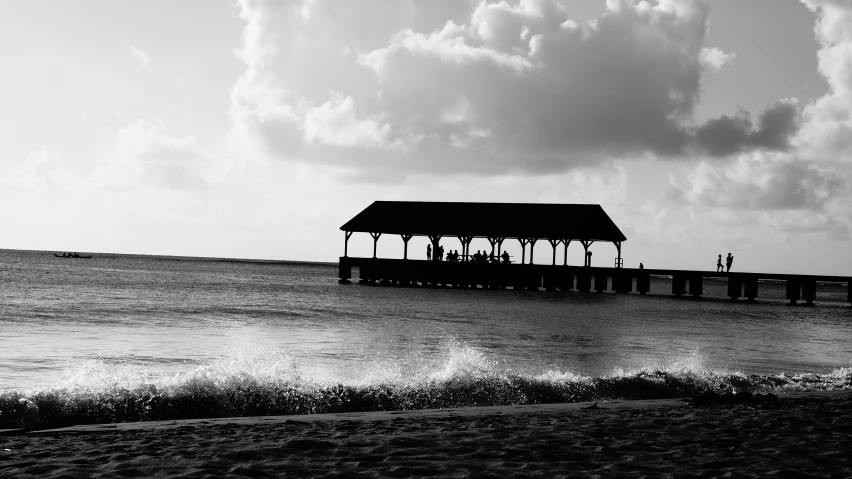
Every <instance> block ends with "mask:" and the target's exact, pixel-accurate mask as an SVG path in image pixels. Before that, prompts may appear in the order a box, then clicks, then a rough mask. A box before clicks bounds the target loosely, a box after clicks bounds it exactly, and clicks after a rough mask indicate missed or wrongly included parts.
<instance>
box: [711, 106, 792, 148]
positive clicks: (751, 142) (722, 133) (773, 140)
mask: <svg viewBox="0 0 852 479" xmlns="http://www.w3.org/2000/svg"><path fill="white" fill-rule="evenodd" d="M797 105H798V101H797V100H795V99H789V100H782V101H779V102H778V103H776V104H775V105H773V106H771V107H770V108H767V109H766V110H764V111H763V112H762V113H761V114H760V117H759V118H758V122H757V125H756V126H755V125H753V124H752V121H751V115H749V113H748V112H745V111H742V112H740V113H739V114H738V115H735V116H727V115H723V116H721V117H719V118H715V119H712V120H709V121H707V122H706V123H705V124H703V125H701V126H700V127H699V128H697V129H696V131H695V142H696V146H697V148H698V149H699V150H700V151H703V152H705V153H707V154H709V155H711V156H729V155H733V154H736V153H740V152H742V151H744V150H750V149H766V150H778V151H786V150H789V149H790V141H791V139H792V138H793V136H794V135H795V133H796V132H797V131H798V129H799V124H798V115H799V112H798V106H797Z"/></svg>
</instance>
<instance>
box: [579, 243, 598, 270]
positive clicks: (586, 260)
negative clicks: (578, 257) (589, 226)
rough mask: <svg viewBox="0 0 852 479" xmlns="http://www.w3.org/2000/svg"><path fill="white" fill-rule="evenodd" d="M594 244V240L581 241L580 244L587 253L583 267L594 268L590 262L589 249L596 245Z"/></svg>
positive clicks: (584, 256)
mask: <svg viewBox="0 0 852 479" xmlns="http://www.w3.org/2000/svg"><path fill="white" fill-rule="evenodd" d="M594 242H595V241H594V240H591V241H586V240H580V243H582V244H583V249H584V250H585V251H586V252H585V253H584V254H583V258H584V259H583V266H592V262H591V261H589V247H590V246H592V243H594Z"/></svg>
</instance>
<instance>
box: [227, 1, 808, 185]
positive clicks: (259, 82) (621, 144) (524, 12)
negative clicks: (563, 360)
mask: <svg viewBox="0 0 852 479" xmlns="http://www.w3.org/2000/svg"><path fill="white" fill-rule="evenodd" d="M238 5H239V13H240V16H241V18H242V19H243V20H244V21H245V22H246V27H245V30H244V32H243V46H242V48H241V49H240V51H239V56H240V58H242V60H243V61H244V62H245V64H246V70H245V72H244V74H243V75H242V76H241V78H240V79H239V81H238V82H237V84H236V85H235V87H234V90H233V93H232V107H231V115H232V118H233V120H234V125H235V131H236V132H239V134H240V135H243V136H246V137H250V138H252V139H253V140H255V141H257V142H258V143H259V144H260V145H262V146H263V148H264V149H265V151H266V152H267V153H269V154H270V155H271V156H273V157H278V158H283V159H288V160H301V161H308V162H315V163H316V162H322V163H328V164H334V165H339V166H346V167H350V168H356V169H361V170H382V171H383V172H384V173H383V174H385V175H387V174H388V171H396V172H398V173H399V174H407V173H408V172H414V173H419V172H424V171H425V172H429V171H431V172H432V173H442V172H451V173H454V172H462V173H489V174H502V173H507V172H525V173H535V174H542V173H552V172H557V171H564V170H566V169H569V168H573V167H577V166H587V165H590V164H597V163H598V162H600V161H602V160H605V159H608V158H613V157H633V156H647V155H653V156H663V157H677V158H681V157H686V156H688V155H690V154H692V153H693V152H696V151H698V152H702V153H709V154H710V155H713V156H724V155H730V154H735V153H738V152H742V151H748V150H753V149H768V150H786V149H787V148H788V146H789V138H790V136H791V135H792V134H794V133H795V132H796V126H797V124H796V122H795V116H796V114H797V110H796V107H795V103H794V102H793V101H785V102H781V103H778V104H776V105H773V106H771V107H770V108H769V109H768V110H767V111H766V112H764V113H763V114H761V116H760V117H759V119H758V121H757V124H756V125H754V124H752V122H751V120H750V118H748V117H747V116H746V115H737V116H732V117H722V118H719V119H717V120H713V121H711V122H710V123H708V124H706V125H694V124H693V120H692V114H693V110H694V109H695V106H696V105H697V104H698V102H699V100H700V93H701V87H702V79H703V78H705V77H706V76H707V75H708V74H712V73H713V72H715V71H717V70H719V69H720V68H723V66H724V65H725V64H727V63H729V62H730V61H731V60H732V59H733V58H734V54H733V53H726V52H724V51H722V50H720V49H718V48H715V47H712V46H707V45H705V35H706V33H707V28H708V20H709V10H708V8H707V7H706V6H705V5H703V4H702V3H700V2H698V1H694V0H661V1H659V2H644V1H638V0H610V1H608V2H607V11H606V12H605V13H604V14H603V15H602V16H600V17H598V18H596V19H594V20H593V21H591V22H588V23H583V24H578V23H575V22H573V21H571V20H569V18H568V13H567V10H566V9H565V8H564V6H563V5H562V2H561V1H558V0H516V1H509V2H485V1H482V2H448V4H447V5H438V3H437V2H428V1H423V0H410V1H406V2H378V1H375V2H372V1H368V2H367V3H366V4H365V3H359V4H358V8H355V7H353V6H351V5H349V4H348V3H346V4H339V3H332V2H325V1H311V2H305V1H295V0H294V1H289V2H272V1H269V0H242V1H240V2H239V4H238ZM341 9H342V10H341ZM376 15H380V16H381V19H382V21H376V18H374V16H376ZM726 142H732V143H730V144H727V143H726ZM367 176H370V177H374V176H375V175H367Z"/></svg>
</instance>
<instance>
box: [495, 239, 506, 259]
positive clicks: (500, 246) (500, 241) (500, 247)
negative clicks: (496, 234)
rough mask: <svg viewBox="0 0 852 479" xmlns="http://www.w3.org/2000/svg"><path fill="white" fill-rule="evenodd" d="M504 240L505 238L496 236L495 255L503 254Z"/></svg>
mask: <svg viewBox="0 0 852 479" xmlns="http://www.w3.org/2000/svg"><path fill="white" fill-rule="evenodd" d="M504 241H506V238H497V256H502V254H503V242H504Z"/></svg>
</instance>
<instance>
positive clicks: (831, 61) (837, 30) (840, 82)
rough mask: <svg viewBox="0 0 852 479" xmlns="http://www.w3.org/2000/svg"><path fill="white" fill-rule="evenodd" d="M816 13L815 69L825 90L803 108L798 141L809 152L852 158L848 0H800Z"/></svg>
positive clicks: (850, 16)
mask: <svg viewBox="0 0 852 479" xmlns="http://www.w3.org/2000/svg"><path fill="white" fill-rule="evenodd" d="M802 1H803V3H804V4H805V5H806V6H807V7H808V8H809V9H811V11H813V12H814V13H816V15H817V21H816V26H815V28H814V31H815V34H816V38H817V40H818V41H819V43H820V50H819V52H818V59H819V71H820V73H821V74H822V75H823V77H825V79H826V81H827V82H828V86H829V92H828V93H827V94H826V95H824V96H823V97H821V98H819V99H817V100H816V101H814V102H812V103H810V104H808V105H807V106H805V108H804V112H803V116H804V124H803V127H802V132H801V135H800V136H799V138H798V140H799V144H800V146H801V148H802V149H803V150H806V151H807V152H808V153H809V154H810V155H812V156H815V157H821V158H824V159H844V160H847V161H849V160H852V2H850V1H849V0H802Z"/></svg>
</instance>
